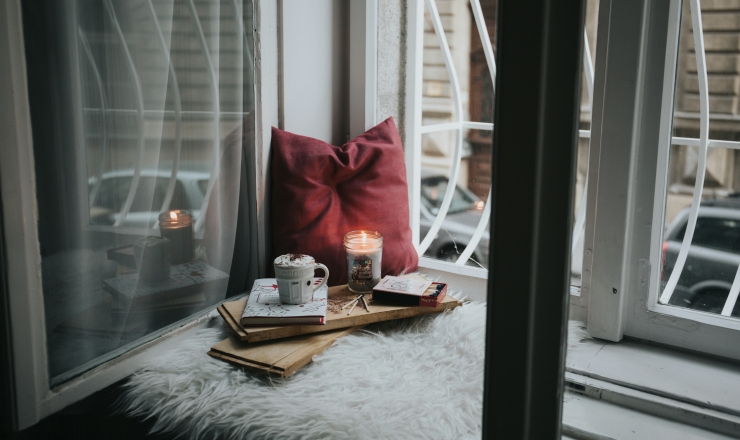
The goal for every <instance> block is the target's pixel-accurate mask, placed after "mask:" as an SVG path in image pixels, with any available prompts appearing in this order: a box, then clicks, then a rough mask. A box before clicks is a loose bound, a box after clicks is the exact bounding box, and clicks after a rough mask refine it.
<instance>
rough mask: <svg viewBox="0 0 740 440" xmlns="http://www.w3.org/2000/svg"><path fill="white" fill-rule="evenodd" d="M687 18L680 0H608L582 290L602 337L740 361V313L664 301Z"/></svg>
mask: <svg viewBox="0 0 740 440" xmlns="http://www.w3.org/2000/svg"><path fill="white" fill-rule="evenodd" d="M680 17H681V1H680V0H670V1H669V2H656V1H653V2H644V3H640V4H638V3H635V4H632V2H627V3H624V2H622V3H620V2H616V1H612V2H610V1H605V2H602V4H601V7H600V11H599V28H598V35H599V37H598V41H599V47H598V48H597V55H596V77H595V87H594V88H595V96H594V117H593V121H592V138H591V151H590V159H589V162H590V163H589V179H588V202H587V217H586V235H585V238H586V240H585V243H586V244H585V252H584V264H583V267H584V271H583V283H582V289H581V295H582V296H581V297H582V298H585V299H586V301H587V304H588V331H589V333H590V334H591V335H592V336H594V337H598V338H602V339H606V340H611V341H619V340H621V339H622V338H623V337H624V336H628V337H633V338H639V339H644V340H650V341H654V342H659V343H664V344H668V345H673V346H677V347H681V348H685V349H690V350H695V351H699V352H704V353H708V354H712V355H717V356H722V357H727V358H733V359H740V332H738V331H737V330H738V329H740V323H738V322H737V320H735V319H732V318H727V317H722V316H718V315H711V314H708V313H702V312H697V311H689V310H683V309H680V308H678V307H672V306H667V305H661V304H659V303H658V289H659V287H660V286H659V272H660V243H661V242H662V234H663V218H664V212H663V210H664V206H665V181H666V169H667V167H668V151H669V147H670V144H671V143H676V142H683V141H681V140H678V141H677V140H676V139H674V138H672V137H671V128H672V118H673V99H674V84H675V77H676V58H677V53H678V50H677V49H678V30H679V29H678V28H679V26H680ZM607 71H608V75H607Z"/></svg>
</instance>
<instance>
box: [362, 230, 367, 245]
mask: <svg viewBox="0 0 740 440" xmlns="http://www.w3.org/2000/svg"><path fill="white" fill-rule="evenodd" d="M362 244H367V234H366V233H364V232H363V233H362Z"/></svg>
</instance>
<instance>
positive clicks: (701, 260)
mask: <svg viewBox="0 0 740 440" xmlns="http://www.w3.org/2000/svg"><path fill="white" fill-rule="evenodd" d="M688 218H689V208H688V207H687V208H685V209H683V210H682V211H680V212H679V213H678V215H677V216H676V218H675V219H674V220H673V221H672V222H671V224H670V225H669V226H668V228H667V229H666V233H665V236H664V237H665V239H664V240H665V241H664V242H663V261H664V263H663V268H662V272H661V280H662V282H661V285H662V287H664V286H665V284H666V283H667V282H668V279H669V277H670V275H671V272H672V271H673V267H674V266H675V264H676V260H677V258H678V253H679V250H680V249H681V242H682V241H683V238H684V234H685V233H686V225H687V223H688ZM738 265H740V194H738V195H734V196H730V197H728V198H725V199H721V200H707V201H704V202H702V204H701V205H700V207H699V214H698V216H697V221H696V229H695V231H694V237H693V240H692V243H691V246H690V247H689V254H688V257H687V258H686V263H685V265H684V268H683V272H682V273H681V276H680V277H679V279H678V284H677V285H676V288H675V290H674V293H673V295H672V296H671V299H670V301H669V304H672V305H675V306H679V307H686V308H690V309H694V310H701V311H704V312H710V313H717V314H719V313H721V312H722V308H723V307H724V304H725V301H726V299H727V295H728V294H729V292H730V287H731V286H732V282H733V280H734V279H735V274H736V273H737V269H738ZM732 316H738V317H740V302H738V304H736V305H735V308H734V309H733V311H732Z"/></svg>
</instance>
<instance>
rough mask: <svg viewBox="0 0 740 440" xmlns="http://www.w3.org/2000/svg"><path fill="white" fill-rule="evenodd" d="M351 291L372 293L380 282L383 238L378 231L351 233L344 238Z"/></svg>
mask: <svg viewBox="0 0 740 440" xmlns="http://www.w3.org/2000/svg"><path fill="white" fill-rule="evenodd" d="M344 249H345V250H346V251H347V279H348V284H349V290H351V291H353V292H357V293H370V292H372V291H373V287H375V285H376V284H378V283H379V282H380V264H381V260H382V258H383V236H382V235H381V234H380V232H378V231H350V232H348V233H347V234H345V236H344Z"/></svg>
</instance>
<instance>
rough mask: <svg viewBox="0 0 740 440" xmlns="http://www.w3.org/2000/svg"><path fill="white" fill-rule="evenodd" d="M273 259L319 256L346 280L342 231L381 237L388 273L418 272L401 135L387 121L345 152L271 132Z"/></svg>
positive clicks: (336, 280)
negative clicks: (291, 255) (370, 232)
mask: <svg viewBox="0 0 740 440" xmlns="http://www.w3.org/2000/svg"><path fill="white" fill-rule="evenodd" d="M272 155H273V156H272V232H273V251H274V252H273V258H274V257H275V256H278V255H282V254H287V253H301V254H308V255H311V256H313V257H314V258H315V259H316V261H317V262H319V263H323V264H325V265H326V266H327V267H328V268H329V272H330V276H329V285H330V286H335V285H339V284H345V283H346V282H347V260H346V254H345V250H344V245H343V242H342V240H343V238H344V234H345V233H347V232H349V231H352V230H356V229H366V230H375V231H379V232H380V233H381V234H383V259H382V265H381V267H382V274H383V276H385V275H387V274H390V275H398V274H399V273H401V272H402V271H403V270H407V271H413V270H416V267H417V264H418V262H419V258H418V256H417V253H416V250H415V248H414V245H413V244H412V242H411V227H410V226H409V201H408V185H407V184H406V165H405V163H404V153H403V148H402V146H401V138H400V136H399V135H398V130H397V129H396V125H395V124H394V122H393V118H388V119H386V120H385V121H383V122H381V123H380V124H378V125H376V126H375V127H373V128H371V129H370V130H368V131H366V132H365V133H363V134H361V135H360V136H358V137H356V138H355V139H353V140H351V141H349V142H347V143H346V144H344V145H343V146H341V147H335V146H332V145H329V144H327V143H326V142H323V141H320V140H318V139H313V138H309V137H305V136H300V135H297V134H293V133H288V132H287V131H283V130H279V129H277V128H274V127H273V129H272Z"/></svg>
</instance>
